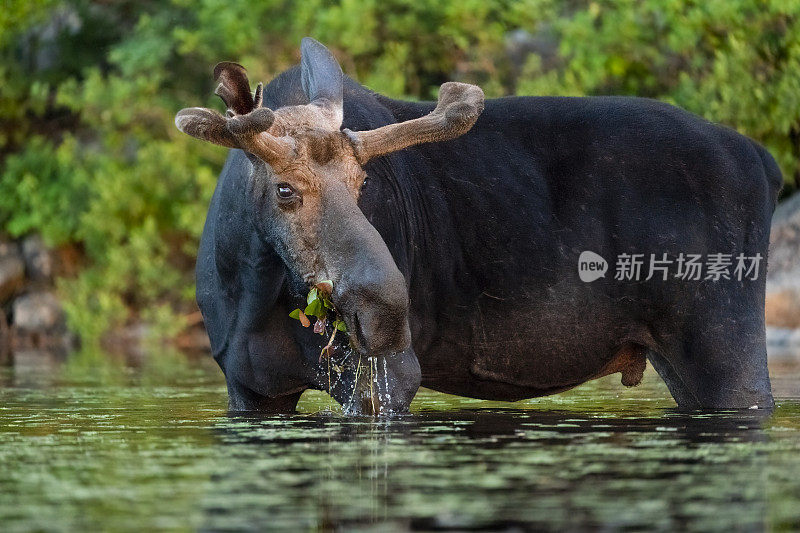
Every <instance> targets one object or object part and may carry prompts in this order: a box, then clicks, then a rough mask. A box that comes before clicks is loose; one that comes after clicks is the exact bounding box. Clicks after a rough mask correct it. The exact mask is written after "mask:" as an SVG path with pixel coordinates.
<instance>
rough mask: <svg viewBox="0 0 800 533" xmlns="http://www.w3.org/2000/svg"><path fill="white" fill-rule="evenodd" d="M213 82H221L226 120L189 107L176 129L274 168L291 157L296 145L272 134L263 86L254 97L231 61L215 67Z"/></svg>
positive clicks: (242, 70) (241, 69) (219, 88)
mask: <svg viewBox="0 0 800 533" xmlns="http://www.w3.org/2000/svg"><path fill="white" fill-rule="evenodd" d="M214 78H215V79H216V81H218V82H219V85H218V86H217V89H216V90H215V91H214V93H215V94H216V95H218V96H219V97H220V98H222V101H223V102H225V106H226V107H227V108H228V111H227V113H226V116H224V117H223V116H222V115H220V114H219V113H217V112H216V111H214V110H212V109H206V108H203V107H190V108H187V109H182V110H180V111H179V112H178V114H177V115H176V116H175V126H177V128H178V129H179V130H181V131H182V132H184V133H186V134H188V135H191V136H192V137H197V138H198V139H202V140H204V141H208V142H212V143H214V144H218V145H221V146H227V147H228V148H241V149H242V150H246V151H248V152H250V153H253V154H255V155H257V156H258V157H260V158H262V159H263V160H264V161H266V162H268V163H270V164H273V165H274V164H276V163H279V162H281V161H282V160H285V159H286V158H287V157H289V156H290V155H291V153H292V150H293V143H292V142H291V141H290V140H289V139H287V138H279V137H275V136H273V135H271V134H270V133H269V129H270V127H271V126H272V124H273V122H274V121H275V114H274V113H273V112H272V110H271V109H268V108H266V107H261V105H262V99H263V84H261V83H259V84H258V87H256V92H255V95H252V94H250V82H249V80H248V79H247V71H246V70H245V68H244V67H243V66H241V65H239V64H237V63H232V62H230V61H225V62H222V63H219V64H218V65H217V66H216V67H214Z"/></svg>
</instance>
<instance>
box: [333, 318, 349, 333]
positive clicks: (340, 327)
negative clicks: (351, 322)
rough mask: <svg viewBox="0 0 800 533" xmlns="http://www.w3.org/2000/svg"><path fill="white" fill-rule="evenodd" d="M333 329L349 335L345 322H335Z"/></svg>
mask: <svg viewBox="0 0 800 533" xmlns="http://www.w3.org/2000/svg"><path fill="white" fill-rule="evenodd" d="M333 327H335V328H336V329H338V330H339V331H342V332H345V333H347V324H345V323H344V320H334V321H333Z"/></svg>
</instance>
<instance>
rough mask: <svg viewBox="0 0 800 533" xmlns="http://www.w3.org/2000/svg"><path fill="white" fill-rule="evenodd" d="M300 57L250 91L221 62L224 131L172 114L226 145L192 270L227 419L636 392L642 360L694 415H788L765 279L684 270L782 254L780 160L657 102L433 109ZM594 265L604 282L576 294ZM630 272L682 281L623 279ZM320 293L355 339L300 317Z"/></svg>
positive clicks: (474, 104) (451, 104)
mask: <svg viewBox="0 0 800 533" xmlns="http://www.w3.org/2000/svg"><path fill="white" fill-rule="evenodd" d="M300 51H301V63H300V65H299V66H295V67H293V68H291V69H289V70H287V71H285V72H283V73H282V74H280V75H278V76H277V78H275V79H274V80H272V81H271V82H270V83H269V84H268V85H266V86H263V85H262V84H259V85H258V86H257V88H256V89H255V91H254V92H252V91H251V86H250V82H249V81H248V78H247V74H246V71H245V69H244V68H243V67H242V66H240V65H238V64H236V63H231V62H223V63H220V64H219V65H217V66H216V68H215V69H214V77H215V79H216V81H217V82H218V83H219V85H218V87H217V89H216V94H217V95H219V96H220V97H221V98H222V100H223V102H224V104H225V106H226V107H227V112H226V114H225V115H222V114H220V113H218V112H216V111H214V110H211V109H206V108H197V107H193V108H187V109H183V110H181V111H180V112H179V113H178V114H177V116H176V119H175V123H176V125H177V127H178V129H180V130H181V131H182V132H184V133H187V134H189V135H191V136H194V137H196V138H199V139H202V140H204V141H208V142H211V143H214V144H217V145H221V146H225V147H228V148H231V149H232V150H231V152H230V153H229V156H228V159H227V161H226V163H225V166H224V169H223V170H222V173H221V176H220V178H219V181H218V184H217V186H216V191H215V192H214V196H213V199H212V201H211V205H210V208H209V210H208V217H207V220H206V222H205V227H204V230H203V235H202V238H201V241H200V247H199V251H198V258H197V270H196V275H197V302H198V305H199V307H200V309H201V311H202V314H203V318H204V320H205V324H206V327H207V330H208V334H209V337H210V340H211V348H212V352H213V356H214V358H215V359H216V361H217V362H218V364H219V366H220V367H221V369H222V371H223V373H224V374H225V378H226V382H227V387H228V393H229V408H230V409H231V410H234V411H239V410H254V411H263V412H269V413H281V412H292V411H293V410H295V408H296V405H297V402H298V400H299V398H300V395H301V394H302V392H303V391H305V390H307V389H316V390H322V391H327V392H328V393H329V394H330V395H331V396H332V397H333V398H334V399H335V400H336V401H337V402H339V403H340V404H341V405H342V406H343V408H344V410H345V412H347V413H351V414H365V415H376V414H390V413H402V412H405V411H407V410H408V408H409V405H410V403H411V400H412V399H413V397H414V395H415V394H416V392H417V390H418V388H419V387H420V386H425V387H428V388H430V389H434V390H437V391H442V392H445V393H450V394H456V395H461V396H469V397H474V398H483V399H494V400H506V401H516V400H520V399H525V398H532V397H539V396H544V395H550V394H554V393H558V392H561V391H565V390H567V389H570V388H572V387H575V386H577V385H579V384H582V383H585V382H587V381H589V380H592V379H596V378H599V377H603V376H607V375H610V374H614V373H620V374H621V381H622V384H624V385H626V386H632V385H636V384H638V383H639V382H640V380H641V379H642V373H643V371H644V370H645V368H646V364H647V361H650V363H651V365H652V366H653V367H654V369H655V370H656V371H657V372H658V374H659V375H660V376H661V378H662V379H663V380H664V381H665V382H666V385H667V387H668V388H669V391H670V393H671V394H672V396H673V398H674V399H675V401H676V403H677V405H678V407H679V408H680V409H746V408H759V409H770V408H772V407H773V399H772V394H771V389H770V381H769V374H768V371H767V356H766V343H765V324H764V294H765V276H764V275H763V274H764V270H765V268H763V267H765V265H762V269H761V272H760V273H758V272H754V271H753V270H752V269H750V270H749V275H747V276H745V277H742V276H741V275H739V276H735V275H733V272H721V273H719V272H718V275H716V276H706V275H701V276H695V277H694V278H686V277H682V276H680V275H678V274H679V273H676V271H675V270H674V268H675V265H674V263H680V262H681V261H680V260H681V259H682V258H685V257H688V256H689V255H690V254H694V255H695V256H704V257H705V256H709V255H714V254H716V255H718V256H720V257H722V256H724V257H726V258H727V257H730V258H731V262H734V261H735V259H734V258H736V257H737V256H739V257H741V256H742V255H744V256H747V257H763V258H766V254H767V246H768V242H769V230H770V220H771V217H772V212H773V210H774V207H775V204H776V201H777V195H778V192H779V189H780V187H781V184H782V178H781V173H780V170H779V168H778V166H777V165H776V163H775V161H774V160H773V158H772V157H771V156H770V154H769V153H768V152H767V151H766V150H765V149H764V148H763V147H761V146H760V145H759V144H757V143H756V142H754V141H752V140H750V139H749V138H747V137H745V136H743V135H740V134H738V133H737V132H735V131H733V130H731V129H729V128H726V127H724V126H721V125H717V124H714V123H711V122H708V121H706V120H704V119H702V118H700V117H698V116H695V115H693V114H691V113H689V112H686V111H684V110H681V109H678V108H676V107H673V106H671V105H668V104H665V103H661V102H658V101H655V100H650V99H644V98H634V97H616V96H607V97H545V96H542V97H504V98H497V99H489V100H486V101H485V100H484V95H483V92H482V91H481V89H480V88H478V87H476V86H474V85H469V84H465V83H455V82H448V83H445V84H443V85H442V86H441V88H440V89H439V96H438V101H437V102H435V103H434V102H408V101H400V100H395V99H392V98H388V97H386V96H383V95H381V94H378V93H375V92H373V91H370V90H369V89H367V88H365V87H363V86H361V85H360V84H358V83H357V82H355V81H354V80H352V79H351V78H349V77H347V76H345V75H343V73H342V70H341V68H340V66H339V64H338V63H337V61H336V59H335V58H334V56H333V54H332V53H331V52H330V51H329V50H328V49H327V48H326V47H325V46H323V45H322V44H320V43H319V42H317V41H315V40H313V39H311V38H305V39H303V41H302V43H301V50H300ZM584 251H591V252H592V253H593V254H595V255H597V256H600V257H601V258H604V259H605V260H608V261H609V265H610V266H609V272H608V273H607V274H606V275H603V276H601V277H599V278H598V279H596V280H594V281H591V282H585V281H581V279H580V278H579V276H578V258H579V256H580V255H581V253H582V252H584ZM623 256H625V257H639V258H651V257H653V258H658V259H659V260H665V261H666V262H672V263H673V270H670V271H668V272H667V271H666V270H664V272H663V275H662V272H660V271H659V272H658V273H657V274H656V275H650V276H644V275H642V276H641V277H637V278H634V277H632V276H625V275H623V276H615V275H613V274H614V270H615V266H614V264H615V263H614V260H615V258H618V257H623ZM764 262H766V260H764ZM678 266H679V267H680V266H681V265H680V264H679V265H678ZM645 270H647V265H646V264H645ZM662 270H663V269H662ZM650 274H652V272H651V273H650ZM703 274H705V273H703ZM311 288H316V291H317V292H316V293H317V294H319V295H322V296H321V297H323V296H324V297H325V298H329V302H330V305H331V307H332V308H333V309H334V310H335V313H336V316H339V317H341V320H342V323H343V324H344V326H345V327H344V328H340V329H346V333H344V334H342V333H340V334H339V335H338V336H336V335H335V330H336V328H335V327H334V326H333V325H332V321H331V320H329V319H326V320H323V321H322V322H321V323H320V324H315V327H314V328H311V327H304V324H303V323H301V321H298V320H295V319H294V318H293V317H291V316H290V313H292V311H293V309H295V308H298V307H299V308H300V309H303V306H304V305H305V304H306V295H307V293H308V292H309V289H311ZM326 302H328V300H326ZM332 312H333V311H332ZM295 316H297V315H295ZM302 318H303V319H306V320H305V321H306V322H307V323H306V324H305V325H306V326H307V325H308V324H310V320H309V319H308V318H307V317H306V316H305V315H303V317H302ZM317 320H318V321H319V320H322V319H320V318H318V319H317ZM315 330H316V331H315ZM317 333H322V334H321V335H320V334H317ZM334 337H335V338H334Z"/></svg>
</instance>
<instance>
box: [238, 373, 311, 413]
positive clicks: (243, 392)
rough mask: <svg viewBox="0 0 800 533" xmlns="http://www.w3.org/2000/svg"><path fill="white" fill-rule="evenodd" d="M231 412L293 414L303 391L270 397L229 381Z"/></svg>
mask: <svg viewBox="0 0 800 533" xmlns="http://www.w3.org/2000/svg"><path fill="white" fill-rule="evenodd" d="M227 385H228V410H229V411H259V412H261V413H265V414H273V413H274V414H279V413H293V412H294V411H295V409H296V408H297V402H298V401H299V400H300V395H301V394H303V391H297V392H293V393H290V394H285V395H282V396H276V397H274V398H273V397H269V396H263V395H261V394H258V393H257V392H255V391H253V390H251V389H249V388H247V387H245V386H244V385H242V384H241V383H238V382H237V381H235V380H233V379H228V380H227Z"/></svg>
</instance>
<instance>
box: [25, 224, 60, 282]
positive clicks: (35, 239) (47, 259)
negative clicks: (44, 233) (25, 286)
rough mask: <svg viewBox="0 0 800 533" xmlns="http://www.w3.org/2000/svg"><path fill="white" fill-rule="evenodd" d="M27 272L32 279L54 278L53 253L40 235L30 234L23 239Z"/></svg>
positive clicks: (44, 279)
mask: <svg viewBox="0 0 800 533" xmlns="http://www.w3.org/2000/svg"><path fill="white" fill-rule="evenodd" d="M22 257H23V259H24V260H25V273H26V274H27V276H28V279H30V280H31V281H50V280H51V279H52V278H53V271H54V266H53V265H54V263H53V254H52V253H51V252H50V250H48V249H47V247H46V246H45V245H44V241H42V238H41V237H40V236H39V235H30V236H28V237H26V238H25V239H24V240H23V241H22Z"/></svg>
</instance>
